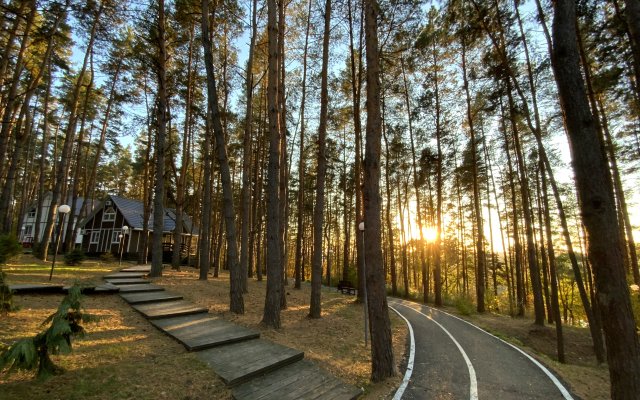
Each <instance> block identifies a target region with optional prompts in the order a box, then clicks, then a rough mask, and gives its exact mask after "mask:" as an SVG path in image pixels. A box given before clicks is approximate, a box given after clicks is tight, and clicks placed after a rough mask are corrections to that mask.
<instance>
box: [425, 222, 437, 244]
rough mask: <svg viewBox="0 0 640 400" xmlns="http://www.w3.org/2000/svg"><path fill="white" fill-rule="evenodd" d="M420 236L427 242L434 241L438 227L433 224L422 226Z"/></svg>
mask: <svg viewBox="0 0 640 400" xmlns="http://www.w3.org/2000/svg"><path fill="white" fill-rule="evenodd" d="M422 236H424V240H426V241H427V242H435V241H436V239H437V238H438V229H437V228H436V227H435V226H425V227H422Z"/></svg>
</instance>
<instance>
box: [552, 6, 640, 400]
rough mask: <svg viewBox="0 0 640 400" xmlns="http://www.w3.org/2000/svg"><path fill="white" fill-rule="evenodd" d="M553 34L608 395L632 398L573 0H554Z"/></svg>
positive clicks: (606, 192)
mask: <svg viewBox="0 0 640 400" xmlns="http://www.w3.org/2000/svg"><path fill="white" fill-rule="evenodd" d="M553 40H554V42H553V54H552V59H551V61H552V66H553V69H554V70H555V73H556V82H557V84H558V92H559V95H560V104H561V106H562V110H563V113H564V121H565V125H566V127H567V132H568V137H569V145H570V148H571V154H572V159H573V169H574V173H575V176H576V184H577V190H578V197H579V200H580V208H581V210H582V217H583V222H584V225H585V227H586V230H587V236H588V237H587V239H588V252H589V260H590V262H591V264H592V266H593V271H594V273H595V284H596V291H597V297H598V306H599V307H600V312H601V316H602V322H603V327H604V333H605V340H606V343H607V360H608V363H609V375H610V378H611V397H612V398H614V399H631V398H635V397H637V394H638V393H640V345H639V343H638V337H637V335H636V332H635V328H636V325H635V321H634V318H633V312H632V310H631V303H630V299H629V289H628V287H627V284H626V278H625V272H624V265H623V260H622V254H621V247H620V237H619V235H618V226H617V225H618V224H617V219H616V215H615V203H614V197H613V188H612V186H611V179H610V176H608V166H607V164H606V160H605V159H604V157H603V154H604V150H603V149H602V148H601V143H600V140H599V139H598V133H597V131H596V128H595V125H594V120H593V115H592V114H591V112H590V110H589V103H588V100H587V94H586V90H585V84H584V81H583V78H582V74H581V71H580V64H579V61H580V56H579V52H578V46H577V34H576V10H575V3H574V2H573V1H570V0H556V2H555V3H554V19H553Z"/></svg>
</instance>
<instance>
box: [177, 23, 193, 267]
mask: <svg viewBox="0 0 640 400" xmlns="http://www.w3.org/2000/svg"><path fill="white" fill-rule="evenodd" d="M194 30H195V22H193V21H192V22H191V24H190V26H189V48H188V50H187V53H188V56H187V87H186V88H185V89H186V94H185V110H184V128H183V129H184V130H183V133H182V156H181V165H180V176H178V177H177V178H176V228H175V230H174V231H173V254H172V255H171V268H173V269H176V270H180V264H181V263H182V260H181V259H180V256H181V254H180V253H181V250H182V237H183V235H182V234H183V228H184V226H183V221H184V216H183V213H184V205H185V204H184V203H185V192H186V190H187V188H186V186H187V171H188V169H189V162H190V160H189V157H190V153H189V145H190V137H191V125H192V120H191V98H192V92H193V78H194V77H193V50H194V42H195V40H194V39H195V33H194ZM188 254H189V253H187V256H188Z"/></svg>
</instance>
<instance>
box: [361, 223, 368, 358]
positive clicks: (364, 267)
mask: <svg viewBox="0 0 640 400" xmlns="http://www.w3.org/2000/svg"><path fill="white" fill-rule="evenodd" d="M358 229H359V230H360V232H362V289H363V291H362V294H363V298H362V299H363V304H364V347H367V344H368V341H369V336H368V335H369V333H368V329H367V327H368V325H369V324H368V321H367V320H368V315H369V311H368V309H367V308H368V307H367V263H366V258H365V256H364V254H365V251H364V221H362V222H360V224H359V225H358Z"/></svg>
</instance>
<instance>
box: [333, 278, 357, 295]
mask: <svg viewBox="0 0 640 400" xmlns="http://www.w3.org/2000/svg"><path fill="white" fill-rule="evenodd" d="M337 288H338V291H339V292H342V294H353V295H355V294H356V288H355V287H354V286H353V284H352V283H351V282H349V281H340V282H338V286H337Z"/></svg>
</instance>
